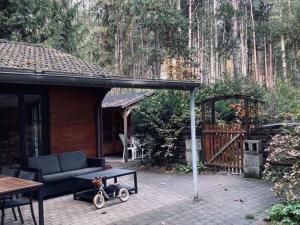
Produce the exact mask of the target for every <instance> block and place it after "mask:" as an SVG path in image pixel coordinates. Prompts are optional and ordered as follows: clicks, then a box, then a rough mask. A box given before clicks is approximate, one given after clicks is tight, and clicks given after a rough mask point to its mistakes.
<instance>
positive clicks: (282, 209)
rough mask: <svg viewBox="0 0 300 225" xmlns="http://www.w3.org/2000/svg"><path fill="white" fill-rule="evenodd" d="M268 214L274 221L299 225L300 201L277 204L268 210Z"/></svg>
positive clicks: (285, 224)
mask: <svg viewBox="0 0 300 225" xmlns="http://www.w3.org/2000/svg"><path fill="white" fill-rule="evenodd" d="M268 215H269V217H270V219H271V221H272V222H279V223H280V224H283V225H298V224H300V203H292V204H291V203H290V204H286V205H283V204H276V205H274V206H273V207H272V208H271V209H270V210H269V211H268Z"/></svg>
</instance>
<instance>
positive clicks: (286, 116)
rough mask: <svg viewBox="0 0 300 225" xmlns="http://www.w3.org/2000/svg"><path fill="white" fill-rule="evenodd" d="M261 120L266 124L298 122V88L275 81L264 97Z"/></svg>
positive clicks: (299, 99) (299, 112) (299, 114)
mask: <svg viewBox="0 0 300 225" xmlns="http://www.w3.org/2000/svg"><path fill="white" fill-rule="evenodd" d="M264 102H265V104H264V111H263V112H262V114H261V117H262V118H261V120H265V121H266V122H291V121H299V120H300V87H299V86H294V85H292V84H291V83H288V82H287V83H284V82H282V81H277V83H276V86H275V87H274V88H273V89H269V90H268V92H266V95H265V96H264Z"/></svg>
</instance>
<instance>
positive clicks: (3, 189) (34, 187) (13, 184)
mask: <svg viewBox="0 0 300 225" xmlns="http://www.w3.org/2000/svg"><path fill="white" fill-rule="evenodd" d="M42 186H43V184H42V183H39V182H35V181H30V180H24V179H20V178H16V177H9V176H5V175H1V174H0V198H1V197H4V196H7V195H14V194H20V193H24V192H34V191H38V208H39V225H44V206H43V196H42V192H41V187H42Z"/></svg>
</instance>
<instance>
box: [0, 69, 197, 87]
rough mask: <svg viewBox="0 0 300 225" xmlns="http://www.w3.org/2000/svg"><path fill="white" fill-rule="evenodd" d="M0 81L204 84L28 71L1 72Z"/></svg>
mask: <svg viewBox="0 0 300 225" xmlns="http://www.w3.org/2000/svg"><path fill="white" fill-rule="evenodd" d="M0 83H14V84H37V85H63V86H79V87H104V88H114V87H117V88H141V89H170V90H193V89H195V88H201V87H202V84H201V83H199V82H188V81H173V80H150V79H133V78H132V79H131V78H123V77H105V78H104V77H101V76H98V77H96V76H87V75H85V77H83V76H74V75H73V76H70V75H62V74H59V75H56V74H43V73H26V72H17V73H16V72H0Z"/></svg>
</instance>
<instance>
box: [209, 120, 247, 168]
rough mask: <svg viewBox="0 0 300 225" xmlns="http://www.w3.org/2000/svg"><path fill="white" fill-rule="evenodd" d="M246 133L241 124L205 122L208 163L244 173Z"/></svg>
mask: <svg viewBox="0 0 300 225" xmlns="http://www.w3.org/2000/svg"><path fill="white" fill-rule="evenodd" d="M245 134H246V130H244V129H243V128H242V127H241V126H240V125H209V124H205V127H204V129H203V145H204V146H203V147H204V151H205V152H204V155H205V162H206V164H207V165H210V166H218V167H222V168H225V169H226V170H228V171H230V172H233V173H242V171H243V143H244V139H245Z"/></svg>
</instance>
